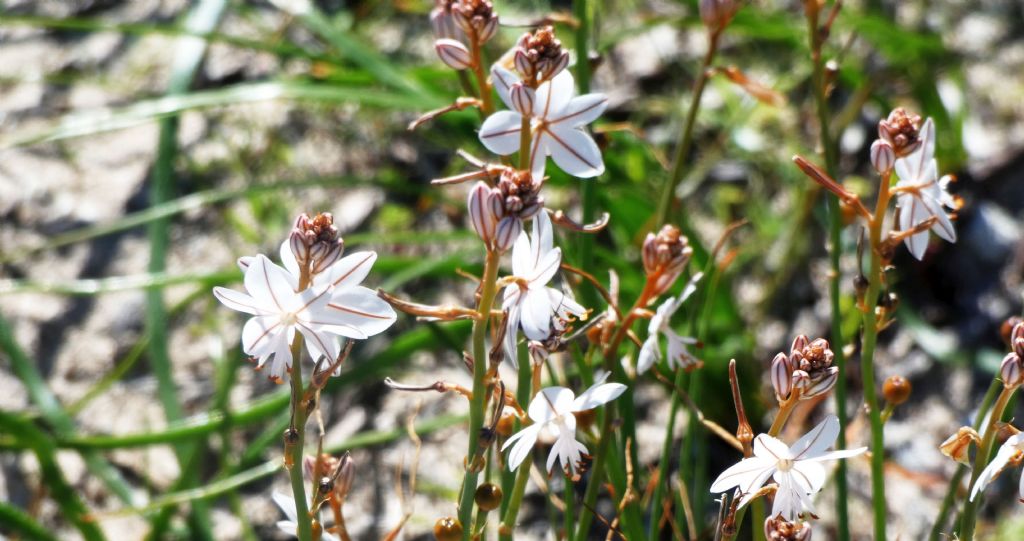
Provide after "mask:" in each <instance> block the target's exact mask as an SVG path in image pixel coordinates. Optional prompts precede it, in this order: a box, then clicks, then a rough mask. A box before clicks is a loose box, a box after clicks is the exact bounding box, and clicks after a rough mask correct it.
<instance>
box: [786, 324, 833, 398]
mask: <svg viewBox="0 0 1024 541" xmlns="http://www.w3.org/2000/svg"><path fill="white" fill-rule="evenodd" d="M834 357H835V355H834V354H833V353H832V350H831V349H830V348H829V343H828V340H825V339H824V338H816V339H814V340H813V341H808V339H807V337H806V336H804V335H802V334H801V335H799V336H797V337H796V338H794V339H793V345H792V347H791V348H790V350H789V355H786V354H785V353H782V352H779V353H778V354H777V355H776V356H775V359H773V360H772V367H771V380H772V387H773V388H774V389H775V398H776V399H778V401H779V402H780V403H781V402H784V401H786V400H788V399H789V398H790V395H791V394H792V393H793V392H794V391H798V392H799V397H800V399H801V400H807V399H810V398H814V397H815V396H818V395H821V394H824V393H827V392H828V391H830V390H831V389H832V387H833V386H834V385H835V384H836V380H837V379H838V378H839V367H837V366H832V360H833V358H834Z"/></svg>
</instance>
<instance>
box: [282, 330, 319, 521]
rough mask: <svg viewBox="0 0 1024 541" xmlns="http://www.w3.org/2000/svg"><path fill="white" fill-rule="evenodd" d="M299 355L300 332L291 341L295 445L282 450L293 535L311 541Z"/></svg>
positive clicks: (304, 410)
mask: <svg viewBox="0 0 1024 541" xmlns="http://www.w3.org/2000/svg"><path fill="white" fill-rule="evenodd" d="M301 355H302V335H301V334H299V333H296V334H295V339H294V340H292V370H291V384H292V385H291V388H292V401H291V408H292V419H293V426H292V427H293V428H294V429H295V431H296V432H298V436H297V438H296V443H295V444H294V445H288V444H287V443H286V444H285V453H286V454H289V456H288V457H287V458H286V460H285V466H287V468H288V478H289V479H290V480H291V484H292V496H293V497H294V498H295V522H297V523H298V526H299V529H298V531H297V532H295V535H296V536H297V537H298V538H299V541H312V539H313V526H312V523H311V522H310V517H309V505H308V504H307V503H306V487H305V482H304V481H303V479H302V460H303V448H304V447H305V443H306V408H305V405H304V404H303V403H302V396H303V394H304V393H303V390H302V365H301V363H300V360H301V359H302V357H301Z"/></svg>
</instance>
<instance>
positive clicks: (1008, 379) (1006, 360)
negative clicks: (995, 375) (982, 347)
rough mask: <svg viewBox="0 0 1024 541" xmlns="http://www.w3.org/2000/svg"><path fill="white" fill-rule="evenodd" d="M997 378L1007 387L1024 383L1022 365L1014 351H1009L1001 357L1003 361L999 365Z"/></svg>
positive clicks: (1010, 387) (1023, 368) (1023, 367)
mask: <svg viewBox="0 0 1024 541" xmlns="http://www.w3.org/2000/svg"><path fill="white" fill-rule="evenodd" d="M999 379H1001V380H1003V386H1004V387H1006V388H1007V389H1012V388H1014V387H1017V386H1019V385H1020V384H1021V383H1024V366H1022V362H1021V357H1020V355H1017V353H1016V352H1013V351H1011V352H1010V353H1007V354H1006V357H1003V362H1002V364H1000V365H999Z"/></svg>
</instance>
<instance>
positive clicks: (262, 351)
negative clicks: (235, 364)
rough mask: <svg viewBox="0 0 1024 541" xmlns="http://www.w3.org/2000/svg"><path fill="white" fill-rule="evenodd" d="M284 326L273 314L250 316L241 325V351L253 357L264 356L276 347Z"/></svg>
mask: <svg viewBox="0 0 1024 541" xmlns="http://www.w3.org/2000/svg"><path fill="white" fill-rule="evenodd" d="M283 333H284V327H283V326H282V325H281V323H280V321H279V320H278V318H277V317H275V316H264V317H254V318H250V319H249V321H246V322H245V326H244V327H242V351H244V352H245V353H246V355H252V356H253V357H265V356H268V355H270V354H271V353H273V352H274V351H275V349H276V348H277V341H278V340H280V339H281V337H280V335H281V334H283Z"/></svg>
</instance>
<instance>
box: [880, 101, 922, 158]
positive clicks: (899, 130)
mask: <svg viewBox="0 0 1024 541" xmlns="http://www.w3.org/2000/svg"><path fill="white" fill-rule="evenodd" d="M920 126H921V117H920V116H918V115H915V114H911V113H908V112H907V111H906V110H905V109H903V108H902V107H898V108H896V109H893V111H892V112H891V113H889V117H888V118H886V119H885V120H882V121H880V122H879V123H878V136H879V137H880V138H882V139H883V140H885V141H886V142H887V143H889V144H890V145H892V149H893V152H894V153H895V154H896V157H897V158H902V157H904V156H907V155H909V154H911V153H913V152H914V151H915V150H917V149H918V147H920V146H921V139H920V133H919V132H918V130H919V129H920Z"/></svg>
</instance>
